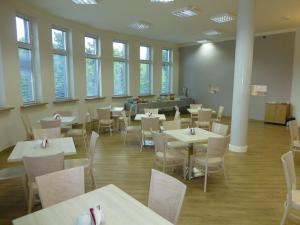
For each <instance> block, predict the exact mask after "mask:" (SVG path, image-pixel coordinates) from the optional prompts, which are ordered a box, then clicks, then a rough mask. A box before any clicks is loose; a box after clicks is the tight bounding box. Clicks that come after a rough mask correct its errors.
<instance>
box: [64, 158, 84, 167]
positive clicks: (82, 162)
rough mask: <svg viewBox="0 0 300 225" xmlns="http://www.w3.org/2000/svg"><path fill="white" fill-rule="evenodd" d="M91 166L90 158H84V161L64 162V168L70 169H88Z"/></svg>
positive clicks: (72, 160)
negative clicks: (82, 167) (80, 167)
mask: <svg viewBox="0 0 300 225" xmlns="http://www.w3.org/2000/svg"><path fill="white" fill-rule="evenodd" d="M88 165H89V159H88V158H82V159H66V160H65V161H64V166H65V167H64V168H65V169H70V168H74V167H78V166H84V167H88Z"/></svg>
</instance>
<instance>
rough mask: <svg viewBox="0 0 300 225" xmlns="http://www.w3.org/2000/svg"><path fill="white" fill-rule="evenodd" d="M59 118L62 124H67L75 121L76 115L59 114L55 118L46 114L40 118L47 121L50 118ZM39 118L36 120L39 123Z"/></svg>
mask: <svg viewBox="0 0 300 225" xmlns="http://www.w3.org/2000/svg"><path fill="white" fill-rule="evenodd" d="M56 119H57V120H58V119H59V120H60V121H61V124H62V126H68V125H72V124H74V123H76V116H59V118H55V117H54V116H47V117H44V118H42V119H41V120H47V121H52V120H56ZM41 120H38V121H37V122H38V123H40V121H41Z"/></svg>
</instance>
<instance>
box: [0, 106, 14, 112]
mask: <svg viewBox="0 0 300 225" xmlns="http://www.w3.org/2000/svg"><path fill="white" fill-rule="evenodd" d="M14 108H15V107H0V112H7V111H10V110H13V109H14Z"/></svg>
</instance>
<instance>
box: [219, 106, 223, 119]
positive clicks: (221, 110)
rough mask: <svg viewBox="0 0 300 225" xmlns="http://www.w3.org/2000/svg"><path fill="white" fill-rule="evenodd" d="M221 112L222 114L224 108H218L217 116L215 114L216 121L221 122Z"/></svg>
mask: <svg viewBox="0 0 300 225" xmlns="http://www.w3.org/2000/svg"><path fill="white" fill-rule="evenodd" d="M223 112H224V106H219V109H218V114H217V119H218V120H221V119H222V116H223Z"/></svg>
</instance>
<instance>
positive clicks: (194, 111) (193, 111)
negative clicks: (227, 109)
mask: <svg viewBox="0 0 300 225" xmlns="http://www.w3.org/2000/svg"><path fill="white" fill-rule="evenodd" d="M199 110H202V111H211V113H212V114H216V113H217V112H216V111H215V110H212V109H211V108H200V109H197V108H188V109H187V111H188V112H189V113H190V114H194V115H195V114H198V111H199Z"/></svg>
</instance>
